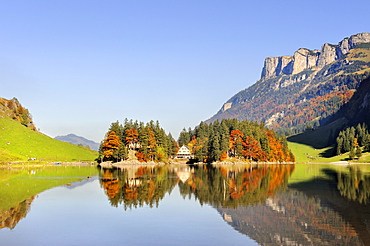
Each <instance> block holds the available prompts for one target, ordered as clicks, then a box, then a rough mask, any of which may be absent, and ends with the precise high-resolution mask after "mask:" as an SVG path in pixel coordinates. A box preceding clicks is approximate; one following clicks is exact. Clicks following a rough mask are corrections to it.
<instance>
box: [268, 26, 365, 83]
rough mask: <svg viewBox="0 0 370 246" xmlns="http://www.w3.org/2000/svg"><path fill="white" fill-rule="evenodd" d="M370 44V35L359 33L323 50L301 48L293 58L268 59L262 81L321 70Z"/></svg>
mask: <svg viewBox="0 0 370 246" xmlns="http://www.w3.org/2000/svg"><path fill="white" fill-rule="evenodd" d="M369 42H370V33H359V34H355V35H352V36H351V37H349V38H345V39H343V40H342V41H341V42H339V43H338V44H337V45H333V44H328V43H326V44H324V45H323V46H322V47H321V50H309V49H305V48H301V49H298V50H297V51H296V52H294V55H293V56H279V57H267V58H266V59H265V63H264V66H263V69H262V73H261V79H270V78H274V77H276V76H279V75H293V74H298V73H300V72H302V71H304V70H307V69H320V68H322V67H324V66H325V65H328V64H330V63H332V62H334V61H336V60H340V59H342V58H343V57H344V56H345V54H347V53H348V51H349V50H351V49H353V48H355V47H356V45H357V44H359V43H369Z"/></svg>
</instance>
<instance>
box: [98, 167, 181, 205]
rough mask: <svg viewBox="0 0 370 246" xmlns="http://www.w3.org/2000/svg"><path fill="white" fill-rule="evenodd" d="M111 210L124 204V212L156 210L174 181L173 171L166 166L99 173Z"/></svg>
mask: <svg viewBox="0 0 370 246" xmlns="http://www.w3.org/2000/svg"><path fill="white" fill-rule="evenodd" d="M99 175H100V177H101V178H100V183H101V186H102V187H103V188H104V189H105V191H106V194H107V196H108V199H109V201H110V203H111V205H112V206H115V207H118V205H120V204H123V207H124V209H125V210H126V209H127V208H130V209H131V208H137V207H142V206H144V205H148V206H150V207H153V206H158V204H159V201H160V200H162V199H163V198H164V196H165V194H166V193H167V192H171V190H172V189H173V187H174V186H175V185H176V182H177V180H176V179H173V178H171V177H173V176H174V169H173V168H172V167H170V166H168V165H166V166H140V165H132V166H125V167H122V168H120V169H103V170H101V171H100V173H99Z"/></svg>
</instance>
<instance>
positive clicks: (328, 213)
mask: <svg viewBox="0 0 370 246" xmlns="http://www.w3.org/2000/svg"><path fill="white" fill-rule="evenodd" d="M217 210H218V212H219V213H220V214H221V215H223V217H224V218H225V216H226V215H227V218H228V220H226V219H225V221H226V222H228V224H229V225H231V226H232V227H234V228H235V229H236V230H237V231H239V232H241V233H243V234H246V235H248V236H249V237H251V238H252V239H254V240H256V241H257V242H258V243H259V244H261V245H364V244H363V243H362V242H361V240H360V238H359V236H358V234H357V233H356V230H355V228H354V227H353V226H351V225H350V224H348V223H347V221H346V220H345V219H344V218H342V216H341V215H340V214H339V213H337V212H335V211H334V210H333V209H331V208H330V207H327V206H325V204H324V203H323V202H322V201H321V200H320V199H318V198H312V197H309V196H307V195H305V194H304V193H303V192H298V191H294V190H289V191H287V192H283V193H279V194H276V195H275V196H274V197H273V198H269V199H267V200H266V202H265V204H264V205H259V206H250V207H239V208H237V209H228V208H221V207H219V208H217Z"/></svg>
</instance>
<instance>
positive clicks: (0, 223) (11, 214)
mask: <svg viewBox="0 0 370 246" xmlns="http://www.w3.org/2000/svg"><path fill="white" fill-rule="evenodd" d="M34 199H35V197H34V196H33V197H30V198H28V199H26V200H25V201H23V202H21V203H19V204H18V205H17V206H15V207H13V208H10V209H8V210H4V211H1V210H0V229H2V228H5V227H7V228H9V229H13V228H15V226H16V225H17V224H18V222H19V221H20V220H21V219H23V218H25V217H26V215H27V213H28V212H29V211H30V208H31V203H32V201H33V200H34Z"/></svg>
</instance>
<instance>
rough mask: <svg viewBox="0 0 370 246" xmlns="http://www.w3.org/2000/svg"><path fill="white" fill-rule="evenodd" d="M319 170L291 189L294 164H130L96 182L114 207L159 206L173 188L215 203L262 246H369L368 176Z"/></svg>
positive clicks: (352, 170) (356, 171)
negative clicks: (121, 205)
mask: <svg viewBox="0 0 370 246" xmlns="http://www.w3.org/2000/svg"><path fill="white" fill-rule="evenodd" d="M319 168H320V173H322V175H321V176H320V175H319V176H317V177H310V176H309V175H307V177H309V178H305V179H302V180H299V182H295V183H294V184H290V185H288V181H289V177H290V176H291V174H292V173H293V172H294V169H295V166H294V165H220V166H212V165H199V166H198V165H194V166H193V165H184V166H168V165H167V166H153V167H148V166H135V167H125V168H122V169H112V170H102V171H101V173H100V176H101V185H102V187H104V189H105V191H106V194H107V197H108V199H109V200H110V202H111V204H112V205H113V206H118V205H119V204H123V207H124V208H125V209H127V208H134V207H135V208H136V207H140V206H144V205H149V206H151V207H152V206H154V205H155V206H158V204H159V202H160V201H161V200H162V199H163V198H164V195H165V194H166V193H170V192H171V191H172V189H173V188H174V187H175V186H176V185H178V187H179V190H180V194H181V195H182V197H183V199H187V198H191V197H194V198H195V199H196V200H198V201H199V203H200V204H202V205H203V204H210V205H212V206H213V207H214V208H215V209H217V211H218V212H219V213H220V215H221V216H222V218H223V219H224V220H225V222H226V223H228V224H229V225H230V226H232V227H233V228H234V229H235V230H237V231H239V232H241V233H243V234H245V235H248V236H249V237H250V238H252V239H254V240H256V241H257V242H258V243H259V244H267V245H268V244H271V245H276V244H278V245H280V244H282V245H370V230H369V228H370V222H369V221H370V209H369V207H368V206H367V205H366V204H367V202H368V199H369V192H370V189H369V188H370V186H369V185H370V175H369V173H368V172H363V171H361V169H359V168H355V167H350V168H348V169H347V168H342V169H335V168H328V166H322V167H321V166H319ZM304 175H305V174H303V176H304Z"/></svg>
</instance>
